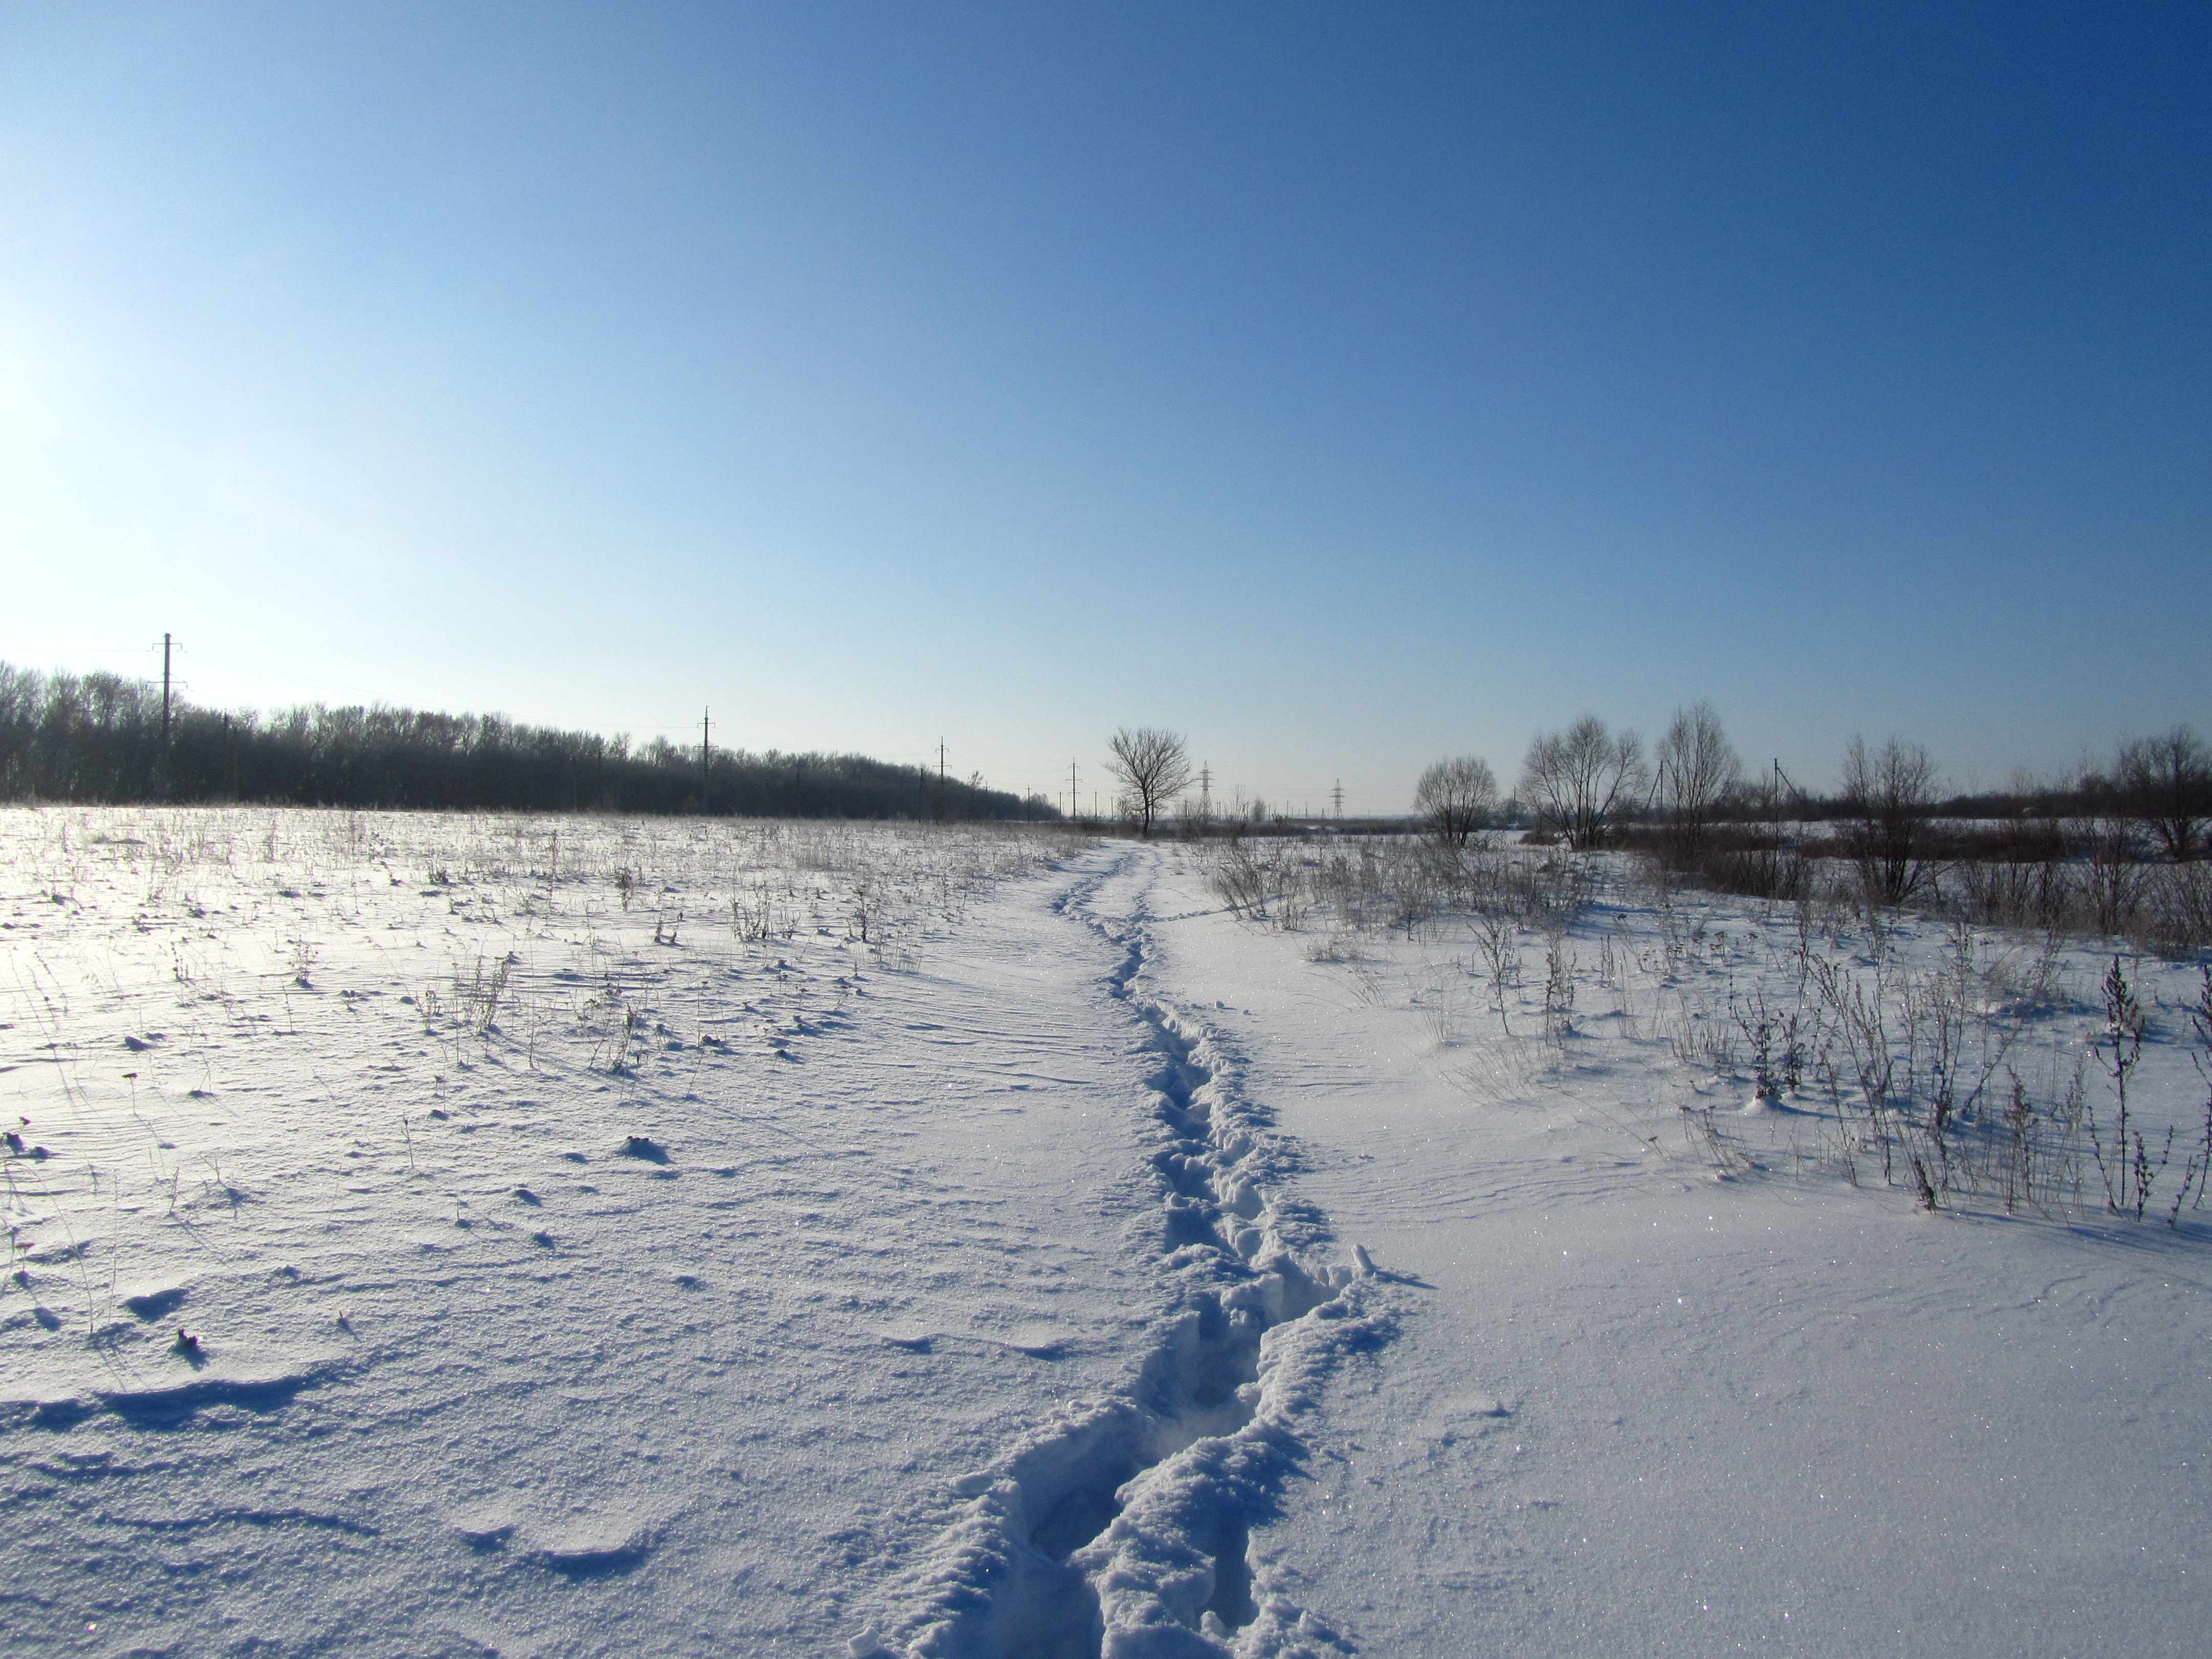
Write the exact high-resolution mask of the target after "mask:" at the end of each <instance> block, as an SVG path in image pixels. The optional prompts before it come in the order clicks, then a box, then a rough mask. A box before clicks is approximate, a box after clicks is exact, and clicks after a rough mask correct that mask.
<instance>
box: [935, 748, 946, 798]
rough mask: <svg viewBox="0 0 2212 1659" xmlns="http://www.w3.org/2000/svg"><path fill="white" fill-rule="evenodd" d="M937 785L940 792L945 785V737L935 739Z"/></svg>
mask: <svg viewBox="0 0 2212 1659" xmlns="http://www.w3.org/2000/svg"><path fill="white" fill-rule="evenodd" d="M937 787H938V789H939V791H940V792H942V791H943V789H944V787H945V739H944V738H939V739H938V740H937Z"/></svg>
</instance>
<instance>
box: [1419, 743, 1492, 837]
mask: <svg viewBox="0 0 2212 1659" xmlns="http://www.w3.org/2000/svg"><path fill="white" fill-rule="evenodd" d="M1497 807H1498V780H1497V778H1496V777H1495V776H1494V775H1492V772H1491V770H1490V763H1489V762H1488V761H1486V760H1484V759H1482V758H1480V757H1479V756H1475V755H1459V756H1455V757H1453V758H1452V759H1450V760H1440V761H1438V762H1437V763H1436V764H1435V765H1433V766H1431V767H1430V768H1429V769H1428V770H1427V771H1425V772H1424V773H1422V774H1421V781H1420V782H1419V784H1418V785H1416V786H1415V787H1414V790H1413V811H1414V812H1415V813H1416V815H1418V816H1419V818H1420V820H1421V822H1422V824H1423V825H1424V827H1425V828H1426V829H1427V830H1428V832H1429V834H1430V835H1431V836H1434V837H1435V838H1436V841H1437V845H1438V846H1440V847H1464V846H1466V845H1467V843H1468V837H1469V836H1472V835H1474V832H1475V831H1476V830H1478V829H1486V828H1488V827H1489V823H1490V818H1491V814H1492V812H1494V811H1496V810H1497Z"/></svg>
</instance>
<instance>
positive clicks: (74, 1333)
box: [0, 811, 1163, 1655]
mask: <svg viewBox="0 0 2212 1659" xmlns="http://www.w3.org/2000/svg"><path fill="white" fill-rule="evenodd" d="M0 836H5V837H6V842H5V846H6V854H5V856H6V863H5V866H4V868H5V869H6V871H7V872H8V884H7V890H6V893H5V897H4V900H0V922H4V924H5V927H6V930H7V931H5V932H4V933H0V942H4V945H5V951H6V957H7V962H8V974H9V977H8V979H7V981H6V982H5V985H6V990H7V993H8V996H9V1002H8V1006H7V1008H6V1011H5V1012H4V1015H0V1023H4V1024H5V1025H6V1026H7V1027H8V1028H9V1029H7V1030H5V1031H4V1032H0V1036H4V1038H5V1041H6V1045H7V1046H6V1048H5V1050H4V1060H0V1064H5V1065H6V1066H8V1067H9V1069H8V1070H7V1071H5V1072H4V1073H0V1078H4V1079H5V1080H6V1084H7V1085H8V1088H9V1100H10V1110H11V1113H12V1114H13V1115H15V1116H20V1117H23V1118H27V1119H28V1120H29V1121H28V1123H27V1124H25V1125H23V1126H22V1130H21V1133H22V1134H23V1136H24V1143H23V1146H24V1150H23V1152H22V1153H21V1155H20V1156H17V1155H14V1154H10V1155H9V1157H8V1158H7V1160H6V1162H5V1165H4V1168H5V1171H6V1176H7V1182H8V1185H7V1189H6V1190H7V1200H8V1205H9V1226H10V1234H9V1237H10V1240H11V1255H12V1257H13V1259H12V1261H11V1263H10V1269H11V1276H10V1278H9V1280H8V1282H7V1285H6V1286H5V1296H6V1300H5V1301H4V1302H0V1344H4V1348H0V1353H4V1356H5V1365H4V1372H0V1374H4V1379H5V1380H4V1385H0V1427H4V1432H0V1524H4V1526H5V1527H6V1528H7V1534H8V1536H9V1541H10V1543H11V1545H12V1546H13V1550H12V1559H14V1561H15V1563H16V1571H14V1572H12V1573H11V1575H10V1583H9V1587H8V1589H7V1590H6V1591H5V1594H6V1595H7V1596H8V1598H9V1601H8V1607H9V1612H8V1615H7V1617H6V1618H5V1620H0V1628H4V1631H5V1635H4V1638H0V1642H4V1645H5V1646H6V1647H7V1648H8V1650H11V1651H21V1652H26V1653H43V1652H50V1651H52V1650H55V1649H56V1648H57V1647H58V1645H60V1644H63V1643H64V1641H66V1642H67V1643H69V1644H71V1645H72V1648H73V1650H84V1651H89V1652H95V1653H97V1652H116V1653H124V1652H144V1653H155V1652H173V1653H179V1654H182V1653H212V1652H226V1651H234V1650H235V1651H245V1650H257V1649H258V1650H274V1651H283V1652H301V1653H307V1652H350V1651H357V1650H374V1651H380V1652H382V1651H405V1652H410V1653H435V1654H447V1653H452V1654H463V1653H487V1652H499V1653H503V1654H526V1653H539V1654H547V1655H553V1654H567V1653H578V1654H581V1653H595V1652H603V1651H606V1650H608V1647H609V1645H610V1644H611V1643H615V1642H617V1641H618V1644H619V1645H620V1646H621V1647H622V1649H623V1650H625V1651H631V1652H639V1653H695V1652H702V1651H719V1650H738V1651H760V1652H774V1651H793V1652H813V1651H833V1650H839V1649H842V1647H843V1646H844V1645H845V1644H847V1642H848V1639H849V1638H850V1637H851V1635H852V1633H853V1632H854V1631H855V1630H857V1629H859V1628H860V1627H861V1626H863V1625H864V1624H866V1623H867V1622H869V1620H871V1619H873V1620H875V1621H876V1622H878V1623H881V1622H883V1619H884V1591H885V1587H886V1586H887V1585H888V1584H889V1583H890V1581H891V1580H892V1579H893V1577H895V1576H896V1572H897V1571H898V1570H899V1569H900V1568H901V1567H902V1566H903V1565H906V1564H908V1563H909V1562H910V1561H911V1560H912V1559H915V1556H916V1554H917V1552H919V1551H920V1550H921V1549H922V1548H923V1547H926V1546H927V1544H928V1543H929V1541H930V1540H932V1539H933V1538H934V1537H936V1536H938V1535H939V1534H940V1533H941V1532H942V1531H943V1530H944V1529H945V1527H946V1526H947V1525H949V1524H951V1522H952V1521H953V1520H954V1519H955V1518H956V1517H957V1514H958V1512H959V1510H960V1508H961V1506H962V1504H963V1503H964V1501H965V1500H964V1499H962V1498H959V1497H958V1496H957V1495H956V1494H955V1493H954V1492H953V1491H952V1487H953V1484H954V1482H955V1480H956V1479H957V1476H958V1475H960V1474H962V1473H963V1472H965V1471H968V1470H970V1469H973V1468H976V1467H978V1466H979V1465H981V1464H984V1463H987V1462H988V1461H989V1460H990V1459H991V1458H992V1457H993V1456H994V1455H996V1453H997V1452H998V1450H999V1449H1000V1448H1003V1447H1004V1446H1006V1444H1008V1443H1012V1442H1013V1441H1015V1440H1016V1439H1018V1438H1019V1437H1021V1436H1022V1435H1023V1434H1024V1433H1027V1432H1029V1431H1030V1427H1031V1425H1036V1424H1037V1423H1040V1422H1043V1421H1047V1420H1049V1419H1051V1418H1052V1417H1053V1415H1054V1413H1055V1412H1056V1411H1057V1410H1058V1409H1059V1406H1060V1402H1062V1401H1066V1400H1067V1399H1069V1398H1070V1397H1085V1396H1088V1397H1104V1396H1105V1395H1108V1394H1109V1393H1110V1392H1111V1390H1112V1389H1114V1387H1115V1385H1116V1384H1118V1383H1122V1382H1124V1381H1126V1376H1127V1370H1128V1353H1129V1347H1130V1344H1131V1343H1132V1342H1133V1340H1136V1339H1137V1337H1138V1336H1139V1334H1141V1333H1142V1332H1144V1331H1146V1330H1147V1329H1150V1328H1152V1326H1153V1325H1154V1324H1155V1323H1156V1322H1158V1319H1159V1318H1160V1316H1161V1315H1162V1312H1163V1307H1162V1304H1161V1300H1160V1294H1161V1287H1160V1285H1159V1284H1158V1282H1157V1276H1156V1273H1155V1272H1154V1269H1153V1267H1152V1255H1153V1253H1152V1249H1151V1246H1150V1234H1149V1231H1148V1230H1149V1229H1151V1228H1152V1225H1153V1222H1154V1218H1155V1217H1156V1214H1157V1201H1156V1199H1155V1197H1154V1194H1153V1193H1152V1180H1151V1178H1150V1176H1149V1172H1148V1171H1147V1170H1146V1166H1145V1164H1144V1163H1143V1161H1142V1153H1143V1150H1144V1149H1143V1147H1142V1146H1141V1144H1140V1143H1139V1140H1138V1139H1137V1124H1138V1123H1139V1112H1138V1107H1139V1103H1141V1102H1142V1100H1143V1099H1144V1098H1146V1091H1145V1089H1144V1086H1143V1081H1142V1079H1143V1078H1144V1076H1145V1075H1146V1073H1147V1072H1148V1071H1150V1070H1151V1069H1152V1067H1153V1066H1156V1064H1157V1060H1156V1057H1155V1056H1153V1054H1152V1050H1151V1048H1150V1046H1149V1044H1148V1043H1146V1042H1144V1041H1143V1040H1142V1039H1141V1036H1140V1033H1139V1031H1137V1030H1135V1029H1133V1026H1134V1022H1132V1021H1131V1020H1130V1019H1129V1018H1127V1015H1126V1013H1124V1012H1121V1007H1120V1005H1119V1003H1118V1002H1117V1001H1116V1000H1115V999H1113V998H1112V996H1111V995H1110V992H1109V987H1107V985H1106V984H1105V983H1104V976H1105V974H1106V972H1107V970H1108V969H1109V968H1110V966H1111V963H1112V958H1111V955H1110V953H1109V952H1108V951H1105V950H1104V949H1103V946H1102V945H1100V944H1099V942H1098V941H1097V939H1096V938H1095V937H1094V936H1092V935H1091V934H1090V933H1088V932H1087V930H1085V929H1083V928H1081V927H1076V926H1073V925H1072V924H1071V923H1069V922H1068V921H1066V920H1064V919H1063V918H1061V917H1060V916H1059V915H1056V914H1054V913H1053V912H1052V911H1051V910H1050V908H1048V903H1047V899H1048V896H1049V892H1050V891H1051V890H1053V887H1054V883H1055V881H1056V880H1058V879H1059V878H1053V877H1051V876H1049V875H1048V873H1046V872H1045V871H1044V869H1043V865H1044V863H1045V862H1046V861H1048V860H1057V859H1059V858H1060V857H1062V856H1064V855H1065V854H1066V851H1067V843H1066V842H1063V841H1060V840H1058V839H1051V838H1047V839H1036V838H1032V837H1028V836H1022V835H1021V834H1019V833H1011V834H1010V833H1006V832H998V831H975V832H970V831H966V830H957V829H956V830H939V829H915V828H898V827H881V828H868V829H856V828H852V827H848V826H810V825H744V824H729V823H715V824H712V825H707V824H684V823H651V822H645V823H640V822H636V821H630V822H617V821H599V822H594V821H587V820H576V819H559V820H550V819H549V820H544V821H529V820H514V819H507V818H492V817H479V818H471V817H454V816H422V817H415V816H398V815H395V816H389V817H380V816H373V815H343V814H315V813H280V814H273V815H272V814H269V813H266V812H262V813H251V812H238V813H206V812H193V813H184V812H179V813H127V812H112V813H84V812H61V811H46V812H37V813H32V812H21V813H11V814H7V815H4V816H0ZM556 837H557V842H556ZM994 891H995V892H997V893H999V894H1000V895H1001V896H1003V897H1005V898H1008V899H1012V902H1006V903H1001V902H997V901H995V900H993V899H992V898H991V895H992V894H993V893H994ZM1016 895H1019V896H1018V897H1016ZM763 910H765V911H766V912H768V913H769V926H768V927H766V928H765V929H763V927H761V926H760V925H759V923H758V921H757V918H758V916H759V915H761V913H762V912H763ZM679 918H680V919H679ZM763 932H766V933H767V934H768V937H765V938H763V937H760V934H761V933H763ZM863 933H865V934H866V938H865V939H863ZM1132 1228H1133V1229H1134V1230H1135V1232H1134V1234H1133V1235H1132V1236H1131V1237H1124V1234H1125V1231H1127V1230H1129V1229H1132ZM179 1327H182V1328H184V1329H185V1330H186V1331H188V1332H190V1333H191V1336H192V1337H193V1338H195V1339H197V1340H196V1341H194V1342H192V1343H191V1344H184V1343H180V1342H179V1340H178V1330H179ZM617 1631H619V1632H620V1634H619V1637H618V1638H617V1637H615V1636H613V1635H611V1632H617Z"/></svg>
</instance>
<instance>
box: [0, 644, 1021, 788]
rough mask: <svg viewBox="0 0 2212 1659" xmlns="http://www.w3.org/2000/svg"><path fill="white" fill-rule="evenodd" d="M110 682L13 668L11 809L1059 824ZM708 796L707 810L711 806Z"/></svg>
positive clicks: (499, 731) (806, 758) (431, 723)
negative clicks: (20, 803)
mask: <svg viewBox="0 0 2212 1659" xmlns="http://www.w3.org/2000/svg"><path fill="white" fill-rule="evenodd" d="M168 726H169V729H168V733H167V741H166V742H165V741H164V738H163V733H162V720H161V691H160V690H159V688H157V687H153V686H149V685H148V684H145V683H144V682H143V681H139V680H131V679H125V678H122V677H121V676H119V675H115V674H109V673H88V674H71V673H66V672H54V673H51V674H42V673H39V672H36V671H33V670H29V669H23V668H17V667H15V666H13V665H9V664H7V663H4V662H0V799H9V800H47V801H75V802H83V803H88V804H91V803H100V804H106V803H123V802H132V801H153V800H161V799H169V800H174V801H179V802H195V801H200V802H205V801H247V802H255V803H264V804H270V805H289V806H362V807H422V808H432V807H438V808H455V809H461V810H477V811H482V810H511V811H534V812H564V811H605V812H659V813H674V812H697V811H702V810H705V811H711V812H714V813H716V814H735V815H742V816H747V817H839V818H896V817H902V818H945V819H954V818H957V819H977V818H996V819H1006V818H1029V819H1038V818H1056V817H1059V816H1060V813H1059V811H1057V809H1055V808H1054V806H1053V805H1051V804H1050V803H1049V802H1048V801H1047V800H1045V799H1043V797H1042V796H1039V795H1031V796H1029V797H1028V798H1026V799H1024V798H1022V797H1020V796H1017V795H1014V794H1012V793H1008V792H1007V791H1006V790H1002V789H989V788H986V787H983V784H982V781H981V779H980V778H970V779H969V780H967V781H962V780H960V779H957V778H945V779H942V780H940V779H939V777H938V776H937V775H936V774H934V773H932V772H930V771H928V770H927V769H925V768H921V767H914V766H898V765H894V764H892V763H890V762H887V761H879V760H872V759H870V758H868V757H866V756H864V755H824V754H818V753H808V754H803V755H794V754H783V753H780V752H778V751H776V750H769V751H767V752H766V753H764V754H754V753H750V752H748V751H746V750H731V749H720V748H716V749H711V750H709V751H708V763H707V766H706V770H705V775H704V777H703V779H702V774H701V767H700V751H699V749H698V747H697V746H696V744H695V745H690V746H688V747H686V746H679V745H678V744H672V743H670V742H669V741H668V740H667V739H666V738H653V739H651V740H650V741H649V742H647V743H644V744H635V745H634V744H632V743H631V742H630V740H629V738H628V737H627V736H624V735H617V736H615V737H612V738H607V737H603V736H601V735H599V733H598V732H564V731H558V730H556V729H554V728H552V727H550V726H526V725H523V724H522V723H520V721H516V720H508V719H507V717H506V716H504V715H501V714H436V713H432V712H430V711H428V710H422V709H413V708H385V707H382V706H370V707H361V706H355V707H350V708H327V707H325V706H324V705H323V704H320V703H313V704H307V705H303V706H301V707H299V708H288V709H283V710H280V711H277V712H276V713H273V714H265V715H264V714H257V713H253V712H250V711H246V712H239V711H234V712H230V713H225V712H223V711H221V710H218V709H212V708H198V707H196V706H194V705H192V704H191V703H187V702H182V701H181V700H173V701H172V702H171V705H170V714H169V722H168ZM702 789H703V799H702Z"/></svg>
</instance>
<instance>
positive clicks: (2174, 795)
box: [2114, 726, 2212, 862]
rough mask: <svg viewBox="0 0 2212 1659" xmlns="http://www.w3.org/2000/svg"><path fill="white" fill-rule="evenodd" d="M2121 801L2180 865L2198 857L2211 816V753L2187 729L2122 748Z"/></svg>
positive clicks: (2178, 729) (2141, 739) (2143, 739)
mask: <svg viewBox="0 0 2212 1659" xmlns="http://www.w3.org/2000/svg"><path fill="white" fill-rule="evenodd" d="M2117 773H2118V775H2117V777H2116V778H2115V780H2114V781H2115V782H2116V783H2117V784H2118V787H2119V793H2120V799H2121V802H2122V804H2123V805H2124V809H2125V811H2127V812H2128V814H2129V815H2130V817H2133V818H2134V819H2135V820H2136V822H2137V823H2141V824H2142V825H2143V827H2144V828H2146V829H2148V830H2149V831H2150V832H2151V833H2152V834H2153V835H2154V836H2156V837H2157V838H2158V841H2159V843H2160V845H2161V846H2162V847H2164V848H2166V856H2167V857H2168V858H2171V859H2172V860H2176V861H2177V862H2179V861H2180V860H2186V859H2191V858H2194V857H2196V856H2197V849H2198V846H2199V843H2200V842H2202V841H2203V837H2204V827H2205V823H2206V820H2207V819H2208V818H2212V751H2208V750H2206V748H2205V746H2204V740H2203V738H2200V737H2198V736H2197V733H2196V732H2193V731H2191V729H2190V728H2189V727H2188V726H2175V727H2174V728H2173V730H2172V731H2171V732H2165V733H2163V734H2161V735H2160V736H2158V737H2155V738H2131V739H2130V740H2129V741H2127V742H2124V743H2123V744H2121V745H2120V755H2119V765H2118V769H2117Z"/></svg>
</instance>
